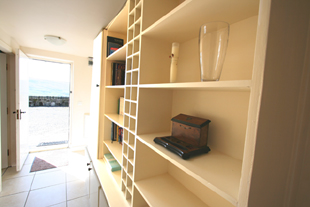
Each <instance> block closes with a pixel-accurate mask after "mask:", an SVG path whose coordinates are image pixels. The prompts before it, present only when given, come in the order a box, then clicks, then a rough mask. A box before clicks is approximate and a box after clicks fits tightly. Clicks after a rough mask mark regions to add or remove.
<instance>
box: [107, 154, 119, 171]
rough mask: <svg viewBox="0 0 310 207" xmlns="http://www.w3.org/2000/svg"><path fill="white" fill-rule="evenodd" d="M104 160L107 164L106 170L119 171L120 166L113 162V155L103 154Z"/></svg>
mask: <svg viewBox="0 0 310 207" xmlns="http://www.w3.org/2000/svg"><path fill="white" fill-rule="evenodd" d="M104 159H105V160H106V162H107V164H108V165H107V166H108V168H109V169H110V170H111V171H112V172H114V171H118V170H121V166H120V165H119V164H118V162H117V161H116V160H115V158H114V157H113V155H112V154H111V153H106V154H104Z"/></svg>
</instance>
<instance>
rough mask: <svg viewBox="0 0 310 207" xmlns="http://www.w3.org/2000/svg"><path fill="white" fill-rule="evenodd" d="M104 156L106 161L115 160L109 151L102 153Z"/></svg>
mask: <svg viewBox="0 0 310 207" xmlns="http://www.w3.org/2000/svg"><path fill="white" fill-rule="evenodd" d="M103 156H104V159H105V160H106V161H107V162H110V161H113V160H115V158H114V157H113V155H112V154H111V153H106V154H104V155H103Z"/></svg>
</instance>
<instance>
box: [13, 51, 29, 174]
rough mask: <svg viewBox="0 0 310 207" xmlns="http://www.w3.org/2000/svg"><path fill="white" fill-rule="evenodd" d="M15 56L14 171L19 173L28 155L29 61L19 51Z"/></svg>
mask: <svg viewBox="0 0 310 207" xmlns="http://www.w3.org/2000/svg"><path fill="white" fill-rule="evenodd" d="M16 54H17V55H16V83H15V84H16V88H15V89H16V111H15V112H16V170H17V171H20V170H21V168H22V167H23V164H24V162H25V160H26V158H27V156H28V154H29V147H28V131H29V124H28V113H27V112H28V105H29V79H28V62H29V59H28V57H27V56H26V55H25V54H24V53H23V52H22V51H21V50H18V51H17V53H16Z"/></svg>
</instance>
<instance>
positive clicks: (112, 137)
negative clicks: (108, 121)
mask: <svg viewBox="0 0 310 207" xmlns="http://www.w3.org/2000/svg"><path fill="white" fill-rule="evenodd" d="M114 126H115V124H114V123H113V122H112V126H111V143H113V141H114Z"/></svg>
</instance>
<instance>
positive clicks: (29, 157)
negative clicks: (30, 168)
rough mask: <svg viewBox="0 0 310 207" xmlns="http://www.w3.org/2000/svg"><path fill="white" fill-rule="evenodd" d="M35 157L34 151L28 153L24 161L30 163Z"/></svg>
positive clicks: (26, 163)
mask: <svg viewBox="0 0 310 207" xmlns="http://www.w3.org/2000/svg"><path fill="white" fill-rule="evenodd" d="M35 157H36V153H29V154H28V157H27V159H26V161H25V163H24V164H25V165H28V164H31V165H32V163H33V160H34V158H35Z"/></svg>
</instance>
